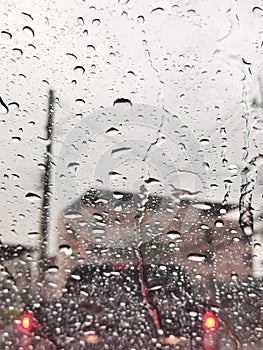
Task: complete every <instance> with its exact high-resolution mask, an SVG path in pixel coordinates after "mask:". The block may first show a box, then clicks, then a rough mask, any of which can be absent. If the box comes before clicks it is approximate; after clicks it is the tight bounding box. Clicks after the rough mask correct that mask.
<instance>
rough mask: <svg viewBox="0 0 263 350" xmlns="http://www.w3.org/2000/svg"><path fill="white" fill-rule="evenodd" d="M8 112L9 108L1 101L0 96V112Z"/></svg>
mask: <svg viewBox="0 0 263 350" xmlns="http://www.w3.org/2000/svg"><path fill="white" fill-rule="evenodd" d="M8 112H9V109H8V107H7V105H6V104H5V102H4V101H3V99H2V97H0V114H6V113H8Z"/></svg>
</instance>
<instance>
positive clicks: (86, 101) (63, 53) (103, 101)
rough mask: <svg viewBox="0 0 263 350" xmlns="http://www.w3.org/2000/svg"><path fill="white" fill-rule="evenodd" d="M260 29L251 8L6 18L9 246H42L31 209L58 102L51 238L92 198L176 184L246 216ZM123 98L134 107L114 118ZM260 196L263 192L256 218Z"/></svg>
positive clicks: (14, 9) (152, 7)
mask: <svg viewBox="0 0 263 350" xmlns="http://www.w3.org/2000/svg"><path fill="white" fill-rule="evenodd" d="M262 20H263V11H262V9H260V8H255V2H254V1H249V0H247V1H222V0H220V1H219V0H218V1H209V0H205V1H197V0H195V1H187V2H183V3H182V2H181V1H168V0H166V1H153V0H144V1H139V0H135V1H134V0H133V1H132V0H130V1H127V0H119V1H118V0H96V1H80V0H79V1H62V0H56V1H55V0H54V1H33V0H32V1H30V0H24V1H22V0H21V1H17V0H13V1H12V0H9V1H7V2H6V3H5V4H2V9H1V14H0V23H1V24H0V32H1V36H0V50H1V55H0V60H1V61H0V62H1V69H2V72H1V82H0V84H1V93H0V96H1V98H2V101H3V104H2V105H1V106H0V113H1V114H0V123H1V129H0V132H1V138H0V143H1V161H0V167H1V168H0V169H1V176H2V178H1V218H0V220H1V228H0V234H1V235H2V240H3V241H6V242H18V243H25V242H27V243H28V244H29V243H30V244H33V243H34V242H36V240H37V237H38V234H37V233H38V232H39V223H40V207H41V200H40V199H37V198H36V197H35V198H33V197H30V198H27V197H26V195H27V194H28V193H36V194H38V195H39V196H40V197H41V196H42V187H43V184H42V178H41V176H42V174H43V166H42V164H43V154H44V151H45V147H46V142H45V141H44V140H43V139H44V138H45V137H46V134H45V124H46V114H47V113H46V107H47V98H48V90H49V89H50V88H52V89H54V90H55V95H56V98H57V101H56V113H55V140H54V164H55V165H56V166H54V173H55V171H56V173H57V175H56V177H54V187H53V207H52V213H53V215H52V235H53V237H55V232H56V230H55V226H56V224H55V223H56V221H57V215H58V213H59V210H60V209H62V208H64V207H65V206H66V205H68V204H70V201H71V200H73V199H74V198H76V197H78V196H79V195H80V194H81V193H83V191H85V190H86V189H87V188H88V187H89V186H91V185H94V186H101V187H114V188H116V187H121V188H123V187H124V188H125V189H127V190H133V191H135V190H137V189H138V188H139V186H140V184H141V182H142V181H144V180H145V179H147V178H149V177H153V178H157V179H158V180H160V182H159V183H158V182H156V184H155V185H156V186H157V187H158V188H159V190H160V189H161V190H162V191H165V192H167V191H169V185H171V184H173V185H174V186H175V187H180V188H183V189H184V190H188V191H200V199H202V200H204V199H206V200H211V201H223V199H224V196H225V194H226V193H227V191H229V198H228V201H229V202H230V203H234V202H235V203H237V202H238V198H239V195H240V184H241V176H240V173H241V171H242V169H243V168H244V167H245V166H246V165H247V162H249V161H250V160H251V159H252V158H253V157H254V156H256V155H257V154H258V153H260V152H261V153H262V142H263V141H262V140H263V137H262V136H263V135H262V125H263V124H262V115H261V112H260V110H259V108H252V107H251V101H252V100H253V99H255V100H256V101H257V103H260V101H261V100H260V90H259V78H260V76H261V75H260V68H261V64H262V41H263V31H262ZM118 98H126V99H129V100H130V101H131V102H132V106H129V105H125V106H123V107H121V106H118V105H117V106H116V105H115V106H114V107H113V103H114V101H115V100H116V99H118ZM6 107H7V108H8V110H7V108H6ZM164 109H165V111H166V112H164ZM111 128H113V129H112V130H111ZM73 143H74V145H75V148H74V147H73ZM76 145H78V146H77V147H76ZM147 150H148V151H147ZM244 150H247V152H248V153H247V154H246V152H245V151H244ZM74 162H75V163H78V164H75V165H74V164H73V165H71V166H69V164H70V163H74ZM112 170H115V171H116V172H118V173H120V174H121V175H122V176H120V177H118V176H117V177H115V178H114V177H113V178H112V177H111V178H110V177H109V171H112ZM142 175H143V176H142ZM125 179H126V180H125ZM225 180H227V182H225ZM152 189H156V188H154V187H152V188H151V190H152ZM170 189H171V188H170ZM261 194H262V189H261V188H260V186H259V184H258V185H257V193H256V194H255V197H254V198H255V206H258V207H259V198H260V197H261ZM33 199H34V200H33ZM258 209H259V208H258ZM29 233H31V234H30V235H29ZM32 233H33V234H32ZM34 233H36V234H34Z"/></svg>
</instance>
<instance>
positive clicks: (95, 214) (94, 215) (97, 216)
mask: <svg viewBox="0 0 263 350" xmlns="http://www.w3.org/2000/svg"><path fill="white" fill-rule="evenodd" d="M93 217H94V219H96V220H103V216H102V215H101V214H99V213H94V214H93Z"/></svg>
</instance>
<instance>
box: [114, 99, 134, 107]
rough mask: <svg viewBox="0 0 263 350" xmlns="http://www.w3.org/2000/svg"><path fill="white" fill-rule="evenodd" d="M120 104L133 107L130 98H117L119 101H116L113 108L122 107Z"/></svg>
mask: <svg viewBox="0 0 263 350" xmlns="http://www.w3.org/2000/svg"><path fill="white" fill-rule="evenodd" d="M120 104H122V105H126V106H132V102H131V100H129V99H128V98H123V97H120V98H117V100H115V101H114V102H113V106H115V105H120Z"/></svg>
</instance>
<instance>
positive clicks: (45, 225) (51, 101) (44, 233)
mask: <svg viewBox="0 0 263 350" xmlns="http://www.w3.org/2000/svg"><path fill="white" fill-rule="evenodd" d="M54 113H55V94H54V91H53V90H49V98H48V116H47V117H48V120H47V127H46V130H47V146H46V152H45V173H44V184H43V185H44V187H43V202H42V210H41V237H40V260H39V270H40V271H39V277H40V279H42V280H43V278H44V276H45V270H46V268H47V256H48V252H47V249H48V238H49V227H50V199H51V185H52V184H51V181H52V179H51V175H52V171H51V170H52V164H51V162H52V142H53V126H54V121H53V118H54Z"/></svg>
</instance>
